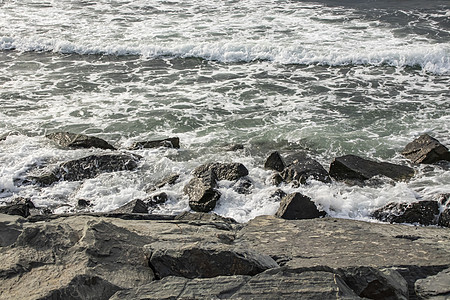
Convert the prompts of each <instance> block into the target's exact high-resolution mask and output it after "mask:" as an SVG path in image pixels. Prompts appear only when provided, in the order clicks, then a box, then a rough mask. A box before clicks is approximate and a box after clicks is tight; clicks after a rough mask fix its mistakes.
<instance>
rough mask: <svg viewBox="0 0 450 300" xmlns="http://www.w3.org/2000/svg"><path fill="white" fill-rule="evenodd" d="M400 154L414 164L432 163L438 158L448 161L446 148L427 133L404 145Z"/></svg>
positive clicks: (449, 155)
mask: <svg viewBox="0 0 450 300" xmlns="http://www.w3.org/2000/svg"><path fill="white" fill-rule="evenodd" d="M402 154H403V155H404V156H405V157H406V158H408V159H409V160H411V161H412V162H413V163H415V164H432V163H435V162H438V161H440V160H447V161H450V152H449V151H448V148H447V147H445V146H444V145H442V144H441V143H440V142H439V141H438V140H436V139H435V138H433V137H431V136H429V135H428V134H423V135H421V136H420V137H418V138H417V139H415V140H414V141H412V142H411V143H409V144H408V145H406V146H405V148H404V149H403V150H402Z"/></svg>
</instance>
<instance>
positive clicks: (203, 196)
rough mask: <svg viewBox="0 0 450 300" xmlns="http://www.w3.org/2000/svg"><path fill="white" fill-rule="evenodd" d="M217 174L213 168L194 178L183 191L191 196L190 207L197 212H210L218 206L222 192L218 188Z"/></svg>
mask: <svg viewBox="0 0 450 300" xmlns="http://www.w3.org/2000/svg"><path fill="white" fill-rule="evenodd" d="M216 186H217V176H216V173H215V172H213V171H212V170H208V171H205V172H202V174H201V177H194V178H192V179H191V180H190V181H189V182H188V184H187V185H186V186H185V187H184V189H183V191H184V193H185V194H186V195H188V196H189V207H190V208H191V209H192V210H194V211H197V212H209V211H211V210H213V209H214V207H216V202H217V201H218V200H219V198H220V196H221V194H220V192H219V191H218V190H217V189H216Z"/></svg>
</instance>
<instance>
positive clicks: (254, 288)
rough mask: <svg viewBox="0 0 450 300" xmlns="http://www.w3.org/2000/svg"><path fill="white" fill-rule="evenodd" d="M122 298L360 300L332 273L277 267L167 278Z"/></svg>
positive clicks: (116, 297) (118, 295) (120, 295)
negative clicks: (254, 271) (255, 271)
mask: <svg viewBox="0 0 450 300" xmlns="http://www.w3.org/2000/svg"><path fill="white" fill-rule="evenodd" d="M119 299H155V300H156V299H158V300H159V299H265V300H279V299H289V300H297V299H328V300H331V299H336V300H337V299H360V298H359V297H358V296H357V295H356V294H355V293H354V292H353V291H352V290H351V289H350V288H349V287H348V286H346V284H345V283H344V282H343V281H342V279H341V278H340V277H339V275H336V274H334V273H332V272H331V271H319V270H314V269H313V270H307V269H306V270H305V269H300V270H289V269H285V268H277V269H271V270H267V271H265V272H263V273H260V274H258V275H255V276H246V275H234V276H218V277H214V278H195V279H187V278H182V277H174V276H171V277H165V278H163V279H162V280H158V281H154V282H151V283H148V284H146V285H144V286H142V287H140V288H139V289H136V288H135V289H131V290H127V291H120V292H117V293H116V294H115V295H114V296H113V297H112V298H111V300H119Z"/></svg>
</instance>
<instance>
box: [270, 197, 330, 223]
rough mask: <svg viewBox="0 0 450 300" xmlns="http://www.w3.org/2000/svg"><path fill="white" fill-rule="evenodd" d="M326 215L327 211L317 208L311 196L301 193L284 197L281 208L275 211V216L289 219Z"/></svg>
mask: <svg viewBox="0 0 450 300" xmlns="http://www.w3.org/2000/svg"><path fill="white" fill-rule="evenodd" d="M324 215H325V213H324V212H323V211H322V212H321V211H319V210H318V209H317V206H316V204H315V203H314V202H313V201H311V198H309V197H308V196H305V195H302V194H300V193H293V194H290V195H287V196H285V197H283V198H282V199H281V203H280V208H279V209H278V211H277V212H276V213H275V216H277V217H279V218H282V219H288V220H300V219H314V218H319V217H322V216H324Z"/></svg>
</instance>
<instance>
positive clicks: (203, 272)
mask: <svg viewBox="0 0 450 300" xmlns="http://www.w3.org/2000/svg"><path fill="white" fill-rule="evenodd" d="M146 251H148V252H147V256H148V257H150V259H149V264H150V266H151V267H152V270H153V271H154V272H155V274H156V275H157V277H158V278H163V277H167V276H181V277H186V278H211V277H216V276H225V275H227V276H231V275H256V274H258V273H261V272H263V271H264V270H267V269H270V268H276V267H278V264H277V263H276V262H275V261H274V260H273V259H272V258H271V257H270V256H268V255H263V254H260V253H257V252H254V251H252V250H250V249H239V248H231V247H230V246H228V245H221V244H216V245H211V244H207V245H199V244H198V243H194V244H183V245H173V244H171V243H163V244H157V243H153V244H151V245H147V246H146Z"/></svg>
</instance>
